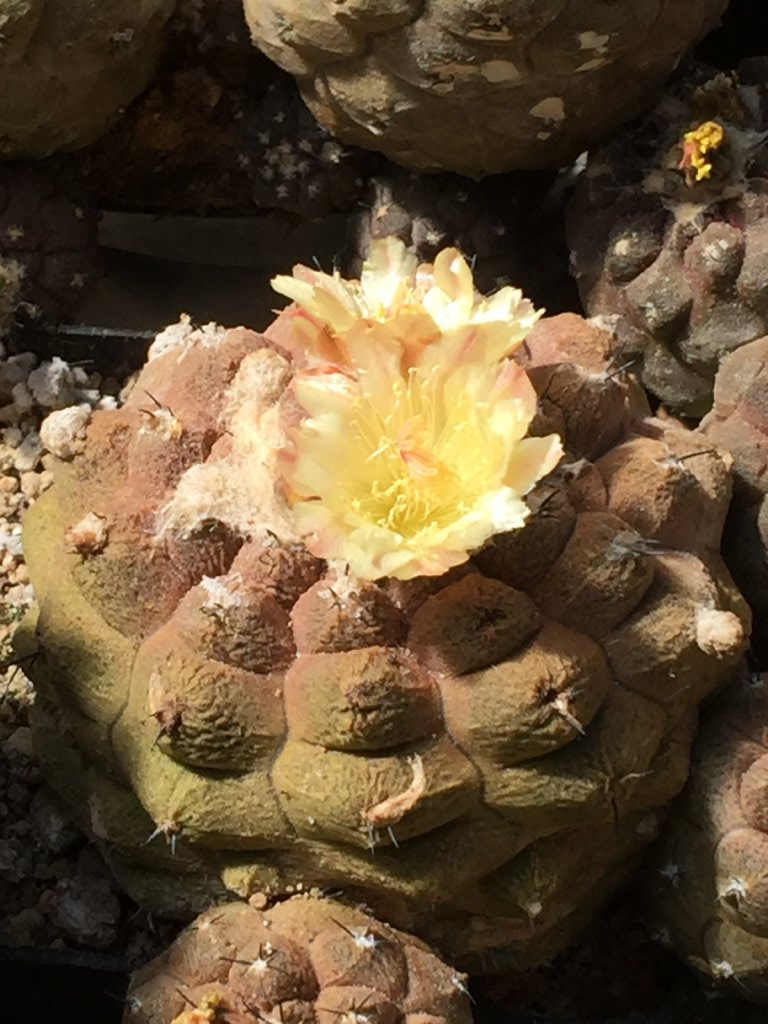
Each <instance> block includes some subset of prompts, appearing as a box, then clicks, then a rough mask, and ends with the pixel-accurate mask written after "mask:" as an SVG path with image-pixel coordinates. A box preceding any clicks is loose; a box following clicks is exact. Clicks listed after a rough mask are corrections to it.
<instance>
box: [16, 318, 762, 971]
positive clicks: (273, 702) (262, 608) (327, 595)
mask: <svg viewBox="0 0 768 1024" xmlns="http://www.w3.org/2000/svg"><path fill="white" fill-rule="evenodd" d="M289 323H290V319H289V314H284V315H283V316H281V317H280V318H278V320H277V321H276V323H275V325H274V326H273V328H271V329H270V332H269V336H268V339H267V340H265V339H263V338H261V337H259V336H258V335H255V334H253V333H251V332H248V331H245V330H234V331H233V330H229V331H226V330H223V329H219V328H216V329H213V328H210V329H206V330H204V331H192V330H191V328H190V327H189V325H188V324H187V325H184V324H182V325H178V326H177V327H175V328H170V329H168V330H167V331H166V332H164V334H162V335H160V336H159V338H158V339H157V341H156V342H155V344H154V346H153V349H152V351H151V353H150V359H149V361H148V363H147V365H146V366H145V368H144V370H143V372H142V374H141V376H140V378H139V380H138V382H137V383H136V386H135V388H134V390H133V391H132V393H131V396H130V398H129V399H128V401H127V403H126V405H125V406H124V407H123V408H122V409H120V410H117V411H112V412H96V413H94V414H92V415H89V414H88V413H87V412H86V411H82V410H77V413H78V414H79V415H77V416H76V415H74V414H73V412H72V411H68V410H65V411H62V412H60V413H54V414H53V415H52V416H51V417H49V419H48V420H47V421H46V424H45V425H44V428H43V438H44V441H45V443H46V444H47V446H48V447H49V448H50V449H51V450H52V451H53V452H54V453H55V454H58V456H59V463H58V470H57V474H56V476H57V479H56V483H55V485H54V487H53V488H52V489H51V490H50V491H49V492H47V493H46V494H45V495H43V496H42V498H41V499H40V500H39V501H38V502H37V503H36V505H35V506H34V508H33V509H32V510H31V512H30V514H29V516H28V518H27V523H26V533H25V548H26V552H27V558H28V564H29V567H30V573H31V577H32V580H33V582H34V584H35V587H36V591H37V594H38V598H39V616H38V619H37V625H36V636H35V637H31V636H30V635H29V633H27V637H28V639H29V640H30V641H31V642H33V643H34V644H36V645H37V646H38V648H39V653H38V656H37V657H36V658H35V659H34V661H33V663H32V667H31V669H30V672H31V674H32V676H33V677H34V680H35V684H36V686H37V687H38V692H39V698H38V701H37V703H36V711H35V715H36V730H37V741H38V747H39V750H40V754H41V758H42V761H43V764H44V767H45V769H46V770H47V772H48V773H49V776H50V778H51V780H52V782H53V784H54V785H55V786H56V787H57V788H58V789H59V791H60V792H61V793H62V794H63V795H64V796H65V798H67V799H68V800H69V802H70V804H71V805H72V807H73V808H74V810H75V813H76V814H77V815H78V818H79V820H80V822H81V823H82V824H83V825H84V826H85V827H86V828H87V829H88V830H89V831H90V832H91V833H92V834H94V835H96V836H98V837H100V838H101V839H102V840H104V841H105V844H106V849H107V850H108V854H109V859H110V863H111V864H112V866H113V868H114V869H115V870H116V872H117V873H118V876H119V878H120V880H121V881H122V883H123V884H124V885H125V887H126V888H127V889H128V890H129V892H131V893H132V894H133V895H134V896H135V897H136V898H137V899H138V900H139V901H140V902H142V903H144V904H146V905H148V906H152V907H154V908H155V909H158V910H162V911H165V912H175V913H182V914H189V913H191V912H193V911H194V912H197V911H199V910H200V909H203V908H205V907H206V906H208V905H209V904H210V903H211V901H212V900H215V899H220V898H222V897H223V896H224V894H225V893H226V891H228V890H229V891H231V892H235V893H238V894H240V895H248V894H249V893H251V892H253V891H255V890H258V891H266V892H272V893H281V892H286V891H290V889H289V886H296V885H297V884H298V882H302V883H303V884H304V885H305V886H308V885H312V884H322V885H327V884H331V885H341V886H344V887H345V888H346V889H348V890H349V891H350V892H351V893H353V894H354V893H356V894H358V895H359V896H360V897H362V898H365V899H366V901H367V902H368V903H369V904H370V905H371V906H372V907H373V908H374V909H375V911H376V912H379V913H381V914H382V916H386V917H387V919H388V920H391V921H392V922H393V923H394V924H396V925H397V926H407V927H411V928H413V929H414V930H415V931H417V932H418V933H419V934H422V935H424V936H425V937H426V938H427V939H428V940H429V941H430V942H434V943H435V944H436V945H437V946H438V947H439V948H441V949H443V950H444V951H446V952H447V953H448V954H449V955H450V956H452V957H461V956H466V957H471V958H477V957H478V956H482V955H483V954H485V953H486V952H487V951H489V950H493V949H496V948H499V947H506V948H507V955H511V956H513V957H514V958H516V959H517V961H518V962H519V963H526V962H530V961H535V960H537V959H541V958H542V957H546V956H549V955H550V954H551V953H552V952H553V951H554V950H556V949H557V948H560V947H561V946H563V945H564V944H565V943H566V942H568V941H569V939H571V938H572V937H573V936H574V935H575V933H576V932H577V930H578V928H579V927H580V926H581V925H582V923H583V922H584V921H585V920H586V919H587V918H588V917H589V916H590V915H591V914H592V913H593V912H594V910H595V908H596V907H597V906H598V905H599V903H600V902H601V900H602V899H603V898H604V897H605V895H606V894H607V893H609V892H610V891H611V890H612V889H613V888H614V887H615V886H616V885H617V883H618V882H619V881H620V880H621V879H622V878H623V877H624V875H625V873H626V871H627V869H628V867H629V866H630V865H631V863H632V862H633V859H634V858H635V856H636V855H637V854H638V853H639V852H640V850H641V849H642V848H643V847H644V846H645V845H646V844H647V843H648V842H649V841H650V840H651V839H652V838H653V837H654V835H655V833H656V829H657V825H658V822H659V810H660V809H661V808H662V807H663V805H664V804H665V803H666V802H667V801H668V800H669V798H670V797H671V796H672V795H673V794H674V793H676V792H677V791H678V790H679V788H680V787H681V786H682V784H683V782H684V780H685V778H686V775H687V770H688V746H689V742H690V738H691V731H692V727H693V724H694V718H695V707H696V704H697V702H698V701H699V700H700V699H701V698H702V697H703V696H705V695H706V694H708V693H710V692H711V691H712V690H713V689H715V688H716V687H717V686H718V685H719V684H720V683H721V682H722V681H723V680H724V679H725V678H727V677H728V675H729V673H730V672H731V671H732V669H733V667H734V666H735V665H736V664H737V662H738V659H739V655H740V653H741V651H742V649H743V645H744V636H745V630H746V628H747V620H748V614H747V612H746V609H745V606H744V605H743V602H742V601H741V599H740V598H739V597H738V595H737V593H736V591H735V590H734V588H733V586H732V584H731V583H730V580H729V577H728V575H727V572H726V571H725V570H724V568H723V566H722V563H721V561H720V558H719V555H718V553H717V548H718V542H719V536H720V530H721V526H722V521H723V518H724V515H725V511H726V508H727V504H728V499H729V493H730V484H729V474H728V469H727V466H726V464H725V463H724V461H723V460H722V458H720V457H719V456H718V455H716V454H715V453H714V452H713V451H712V449H711V447H710V446H709V445H708V444H707V442H706V441H704V439H703V438H701V436H700V435H697V434H696V433H688V432H686V431H684V430H682V429H681V428H679V427H677V426H676V425H675V424H673V423H665V422H661V421H657V420H654V419H652V418H649V417H648V415H647V409H646V408H645V406H644V402H643V399H642V397H641V394H640V392H639V391H638V390H637V389H636V388H635V387H634V386H633V385H632V384H631V383H629V382H628V381H626V380H625V379H624V378H622V377H621V376H620V375H618V374H616V373H614V372H610V371H608V370H607V369H606V366H605V358H606V354H607V352H608V351H609V343H610V339H609V337H608V336H607V335H606V334H605V333H604V332H602V331H600V330H599V329H597V328H595V327H590V326H589V325H586V324H584V323H583V322H582V321H581V320H580V319H579V318H578V317H575V316H566V317H559V318H555V319H554V320H552V321H544V322H542V323H540V324H539V325H538V326H537V327H536V328H535V329H534V331H533V333H532V334H531V335H530V336H529V339H528V341H527V343H526V347H525V350H524V357H523V358H524V359H525V360H526V361H527V362H528V365H529V372H530V375H531V378H532V380H533V382H534V384H535V386H536V388H537V389H538V391H539V395H540V408H539V415H538V417H537V419H536V421H535V423H534V427H533V432H534V433H538V434H547V433H549V432H551V431H552V430H556V431H557V432H558V433H560V434H561V436H562V437H563V438H564V443H565V445H566V448H567V451H568V455H567V461H566V464H565V466H564V467H563V468H562V469H560V470H558V471H556V473H555V475H553V476H550V477H548V478H546V479H545V480H544V481H543V482H542V483H541V484H540V485H539V487H538V488H537V489H536V491H534V492H533V494H532V495H531V497H530V499H529V501H530V503H531V507H532V508H533V510H534V514H533V515H532V516H531V519H530V521H529V523H528V525H527V526H526V527H524V528H523V529H522V530H519V531H516V532H512V533H509V534H499V535H497V536H496V537H495V539H494V540H493V542H492V543H490V544H489V545H487V546H486V547H485V548H484V549H483V550H481V551H479V552H478V553H477V554H476V556H475V557H474V559H473V560H472V561H471V562H469V563H466V564H465V565H463V566H459V567H458V568H457V569H455V570H452V571H451V572H449V573H447V574H445V575H443V576H438V577H429V578H417V579H415V580H412V581H409V582H404V581H397V580H390V581H387V580H384V581H380V582H378V583H373V582H362V581H356V580H354V579H352V578H350V577H347V576H345V575H344V572H343V569H339V568H338V567H334V566H325V565H324V564H323V563H322V562H321V561H320V560H319V559H317V558H315V557H314V556H312V555H310V554H308V552H307V551H306V550H305V549H304V548H303V547H302V546H301V545H300V544H298V543H297V542H296V540H295V539H294V537H293V535H292V533H291V528H290V524H289V523H286V522H285V521H284V520H281V518H280V516H279V514H278V511H276V509H277V508H278V506H276V505H275V503H274V501H273V499H272V498H271V497H270V495H271V494H272V493H273V489H274V484H275V481H274V478H273V477H272V476H270V473H269V471H268V467H267V465H266V464H265V461H264V459H265V458H267V456H266V455H265V453H268V452H269V451H270V450H271V449H272V448H274V445H275V443H276V437H277V435H276V434H275V431H276V429H277V428H276V423H277V418H276V417H277V416H278V412H279V407H280V403H281V402H283V401H284V399H283V398H282V397H281V396H283V394H284V389H285V386H286V384H287V382H288V379H289V377H290V373H291V368H290V365H289V363H288V362H287V361H286V359H285V358H284V357H283V356H282V355H280V354H279V352H278V351H277V349H276V347H275V346H277V345H278V343H279V338H280V335H281V333H282V332H284V331H285V330H286V329H287V327H288V324H289ZM566 351H567V353H568V355H567V357H566V355H565V353H566ZM574 358H575V359H576V360H577V361H576V362H574V361H573V360H574Z"/></svg>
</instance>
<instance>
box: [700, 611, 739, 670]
mask: <svg viewBox="0 0 768 1024" xmlns="http://www.w3.org/2000/svg"><path fill="white" fill-rule="evenodd" d="M696 644H697V646H698V647H700V648H701V650H702V651H704V653H705V654H709V655H711V656H714V657H716V658H723V657H725V656H726V655H729V654H734V653H735V652H737V651H738V650H739V648H741V647H743V646H745V644H746V636H745V634H744V627H743V626H742V624H741V620H740V619H739V618H738V616H737V615H734V613H733V612H727V611H716V610H715V609H714V608H700V609H699V611H698V612H697V614H696Z"/></svg>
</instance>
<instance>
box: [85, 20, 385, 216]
mask: <svg viewBox="0 0 768 1024" xmlns="http://www.w3.org/2000/svg"><path fill="white" fill-rule="evenodd" d="M376 159H377V158H376V157H375V156H373V155H372V154H370V153H363V152H360V151H356V150H354V149H352V148H351V147H349V146H344V145H342V144H341V143H340V142H339V141H338V140H336V139H334V138H333V136H332V135H331V134H330V132H328V131H327V129H325V128H323V127H321V126H320V125H319V124H318V123H317V121H316V120H315V119H314V117H313V116H312V115H311V114H310V112H309V111H308V110H307V108H306V106H305V104H304V103H303V102H302V100H301V97H300V96H299V92H298V89H297V86H296V83H295V82H294V80H293V78H291V76H290V75H287V74H286V73H285V72H283V71H281V70H280V69H279V68H278V67H276V66H275V65H274V64H273V63H272V62H271V61H269V60H267V58H266V57H264V56H263V54H261V53H259V52H258V50H256V49H255V48H254V47H253V45H252V44H251V40H250V36H249V33H248V29H247V26H246V24H245V18H244V15H243V8H242V3H241V0H206V2H205V3H190V2H181V3H178V4H176V6H175V9H174V11H173V14H172V16H171V18H170V20H169V22H168V25H167V28H166V31H165V33H164V36H163V47H162V52H161V56H160V61H159V65H158V69H157V73H156V75H155V76H154V78H153V80H152V83H151V86H150V88H148V89H147V90H146V92H144V93H143V94H142V95H141V96H140V97H139V98H138V99H137V100H136V101H135V102H134V103H133V104H131V106H130V107H129V108H128V109H127V111H126V112H125V113H124V115H123V116H122V117H121V118H120V119H119V120H118V121H117V123H116V124H115V125H114V127H113V128H112V130H111V131H110V132H109V133H108V134H106V135H105V136H104V137H103V138H102V139H100V140H99V141H98V142H97V143H96V144H95V145H93V146H90V147H88V149H87V150H84V151H83V152H82V153H81V154H79V160H80V164H81V167H82V169H83V172H84V174H85V177H86V179H87V181H88V182H89V185H90V187H91V188H92V190H93V192H94V193H95V194H97V195H98V196H99V198H100V201H101V203H102V204H105V205H108V206H113V207H115V208H118V209H141V210H143V211H151V210H158V211H162V212H163V213H170V212H188V213H195V214H201V213H212V212H217V211H222V212H226V213H240V214H252V213H253V212H254V211H255V210H259V211H265V210H269V209H278V210H281V211H286V212H288V213H289V214H292V215H297V216H301V217H318V216H322V215H326V214H328V213H332V212H333V211H335V210H337V209H344V210H346V209H349V208H352V207H353V206H354V204H355V202H356V200H357V198H358V196H359V194H360V192H361V190H362V188H363V180H364V177H365V176H366V174H367V173H368V172H369V168H370V166H371V164H372V163H373V162H374V161H375V160H376ZM287 220H288V223H290V218H287Z"/></svg>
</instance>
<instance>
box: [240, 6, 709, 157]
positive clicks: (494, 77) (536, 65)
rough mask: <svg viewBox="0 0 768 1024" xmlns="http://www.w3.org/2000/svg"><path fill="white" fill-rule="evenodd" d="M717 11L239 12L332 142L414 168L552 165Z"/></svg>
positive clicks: (626, 103) (598, 127) (635, 108)
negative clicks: (335, 138) (296, 85)
mask: <svg viewBox="0 0 768 1024" xmlns="http://www.w3.org/2000/svg"><path fill="white" fill-rule="evenodd" d="M725 6H726V4H725V2H724V0H685V2H682V0H663V2H661V3H650V2H647V0H643V2H641V0H637V2H635V3H633V4H631V5H629V6H628V5H616V4H607V5H600V4H593V3H588V2H586V0H569V2H567V3H565V2H562V0H560V2H557V3H553V2H546V3H543V2H539V3H536V4H519V3H500V2H499V0H482V2H474V3H467V2H466V0H436V2H433V3H430V4H425V3H423V2H421V0H397V2H396V3H393V4H391V5H390V6H389V7H388V8H387V9H386V13H384V12H382V11H381V10H380V9H379V8H378V7H377V5H375V4H370V3H355V4H346V5H344V7H343V9H342V8H340V7H339V6H338V4H336V3H334V2H332V0H317V2H316V3H314V4H313V5H312V6H311V7H307V6H306V4H304V3H302V2H301V0H245V10H246V15H247V17H248V20H249V24H250V26H251V29H252V32H253V36H254V41H255V42H256V45H257V46H259V47H260V48H261V49H262V50H263V51H264V53H266V54H267V56H268V57H271V58H272V60H274V61H275V63H276V64H279V65H280V66H281V67H282V68H284V69H285V70H286V71H290V72H291V73H292V74H294V75H296V77H297V78H298V80H299V84H300V86H301V90H302V95H303V96H304V99H305V100H306V102H307V104H308V106H309V107H310V109H311V110H312V112H313V113H314V114H315V116H316V117H317V119H318V120H319V121H320V122H321V123H323V124H325V125H326V127H328V128H330V130H331V131H332V132H333V133H334V134H336V135H338V136H339V138H340V139H342V140H344V141H346V142H351V143H353V144H354V145H358V146H363V147H365V148H368V149H373V150H377V151H381V152H383V153H386V155H387V156H389V157H391V158H392V159H393V160H395V161H396V162H397V163H401V164H404V165H405V166H407V167H413V168H416V169H417V170H428V171H434V170H446V171H458V172H459V173H462V174H468V175H471V176H474V177H478V176H481V175H485V174H493V173H497V172H499V171H507V170H513V169H517V168H537V167H545V166H548V167H557V166H560V165H562V164H564V163H567V162H568V160H570V159H573V158H574V157H576V156H577V155H578V154H579V153H580V152H582V150H584V149H585V148H586V147H587V146H588V145H590V144H591V143H593V142H594V141H596V140H597V139H600V138H601V137H603V136H605V135H607V134H608V133H610V131H611V130H612V129H614V128H616V127H617V125H619V124H621V122H622V121H625V120H627V119H628V118H630V117H633V116H636V115H637V114H639V113H640V112H641V111H642V110H643V109H644V108H645V107H646V105H647V104H648V102H649V99H650V97H651V96H652V95H653V93H654V92H656V91H658V90H660V89H661V88H662V86H663V84H664V81H665V79H666V78H667V76H668V75H669V74H670V73H671V71H672V70H673V68H674V67H675V66H676V64H677V62H678V60H679V58H680V56H681V54H682V53H683V51H684V50H685V49H686V48H687V47H688V46H689V45H690V44H691V43H693V42H694V41H695V40H696V39H697V38H698V37H699V36H701V35H703V34H704V32H706V31H707V30H708V29H709V28H711V27H712V26H713V25H714V24H715V23H716V22H717V19H718V17H719V16H720V14H721V13H722V12H723V10H724V8H725Z"/></svg>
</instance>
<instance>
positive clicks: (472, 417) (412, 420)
mask: <svg viewBox="0 0 768 1024" xmlns="http://www.w3.org/2000/svg"><path fill="white" fill-rule="evenodd" d="M305 269H306V268H301V271H300V277H299V279H292V278H280V279H278V286H279V290H281V291H282V292H283V293H284V294H288V295H289V296H290V297H292V298H294V299H295V300H296V301H298V302H300V303H303V304H304V312H305V313H306V314H308V317H309V318H311V319H309V318H303V320H302V327H301V328H299V333H298V335H297V336H295V338H294V342H295V344H296V345H298V344H299V343H300V341H299V340H298V339H301V341H307V340H308V339H309V340H310V343H311V342H312V341H314V342H315V344H314V347H311V349H310V356H309V358H308V359H307V360H306V365H305V369H303V370H302V369H299V371H298V372H297V374H296V377H295V379H294V384H293V389H294V393H295V395H296V398H297V399H298V402H299V403H300V405H301V406H302V408H303V410H304V411H305V412H306V417H305V418H304V419H303V420H302V421H301V422H300V423H299V424H298V426H296V427H294V429H293V430H292V432H291V440H292V442H293V447H292V449H291V450H290V451H289V452H286V453H285V455H284V457H283V460H282V468H283V474H284V477H285V480H286V483H287V485H288V490H289V495H290V497H291V499H292V501H293V503H294V508H293V513H294V518H295V522H296V525H297V528H298V531H299V533H300V534H301V535H302V536H303V537H304V538H305V543H306V544H307V546H308V548H309V549H310V550H311V551H312V552H313V553H315V554H317V555H319V556H320V557H324V558H328V559H342V560H344V561H346V562H347V563H348V564H349V566H350V569H351V570H352V572H353V573H355V574H356V575H357V576H359V577H361V578H365V579H377V578H379V577H382V576H393V577H397V578H399V579H410V578H411V577H414V576H420V575H438V574H440V573H443V572H445V571H446V570H447V569H450V568H451V567H452V566H454V565H458V564H460V563H461V562H464V561H466V559H467V558H468V557H469V554H470V553H471V552H472V551H473V550H476V549H477V548H479V547H481V546H482V545H483V544H484V543H485V542H486V541H487V540H488V539H489V538H490V537H491V536H492V535H493V534H494V533H497V532H500V531H503V530H512V529H516V528H518V527H520V526H522V525H523V523H524V522H525V519H526V517H527V515H528V508H527V506H526V504H525V502H524V500H523V496H524V495H525V494H526V493H527V491H529V490H530V488H531V487H532V486H533V485H534V484H535V483H536V481H537V480H539V479H540V478H541V477H542V476H544V475H545V474H546V473H548V472H549V471H550V470H552V469H553V468H554V466H555V465H556V464H557V462H558V461H559V459H560V457H561V454H562V449H561V445H560V440H559V438H557V437H555V436H550V437H545V438H538V437H534V438H526V437H525V434H526V433H527V431H528V427H529V425H530V422H531V419H532V418H533V415H534V413H535V411H536V394H535V392H534V390H533V387H532V385H531V383H530V381H529V380H528V377H527V375H526V374H525V371H524V370H523V369H522V368H521V367H519V366H518V365H517V364H515V363H513V362H511V361H510V360H509V359H508V358H507V357H508V355H509V353H510V351H512V350H513V349H514V348H515V347H516V346H517V345H518V344H519V343H520V342H521V341H522V340H523V338H524V337H525V334H526V333H527V330H528V329H529V328H530V326H531V325H532V324H533V323H534V322H535V320H536V318H537V317H538V315H539V314H538V313H537V312H536V311H535V310H534V309H533V307H532V306H531V304H530V303H529V302H528V301H527V300H525V299H523V298H522V296H521V294H520V293H519V292H518V291H517V290H516V289H512V288H505V289H502V290H501V291H500V292H498V293H497V294H496V295H495V296H493V297H492V298H490V299H483V298H481V297H480V296H478V295H477V294H476V293H475V291H474V287H473V283H472V275H471V272H470V270H469V267H468V266H467V264H466V262H465V261H464V259H463V258H462V257H461V256H460V255H459V254H458V253H457V252H456V251H455V250H446V251H444V252H443V253H440V254H439V255H438V257H437V258H436V260H435V264H434V267H431V266H426V265H423V266H421V267H417V265H416V261H415V259H414V258H413V257H412V256H410V255H409V254H408V253H407V251H406V250H405V247H404V246H402V243H399V242H397V241H396V240H392V239H388V240H385V241H384V242H382V243H381V244H380V245H378V246H377V247H375V249H374V251H373V253H372V257H371V260H370V261H369V262H368V263H367V264H366V267H365V268H364V270H363V273H362V275H361V280H360V282H348V281H342V280H341V279H340V278H339V277H338V276H334V277H329V276H328V275H324V274H314V272H309V274H310V275H311V277H309V276H308V275H307V274H306V273H305V272H304V271H305ZM294 285H296V286H297V287H294ZM308 323H314V326H315V328H316V333H314V334H313V333H312V332H311V331H307V330H306V324H308ZM302 332H303V333H302ZM329 354H330V358H329Z"/></svg>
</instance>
